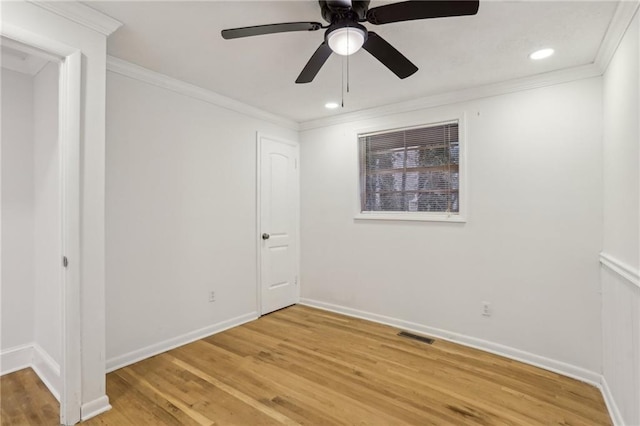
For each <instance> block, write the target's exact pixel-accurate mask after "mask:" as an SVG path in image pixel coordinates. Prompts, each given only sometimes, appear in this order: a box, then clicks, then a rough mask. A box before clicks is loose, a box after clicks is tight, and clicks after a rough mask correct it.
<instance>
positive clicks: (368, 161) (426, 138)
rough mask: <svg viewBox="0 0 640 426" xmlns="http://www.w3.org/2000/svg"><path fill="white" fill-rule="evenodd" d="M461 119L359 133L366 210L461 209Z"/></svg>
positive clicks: (454, 212)
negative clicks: (459, 124)
mask: <svg viewBox="0 0 640 426" xmlns="http://www.w3.org/2000/svg"><path fill="white" fill-rule="evenodd" d="M458 127H459V126H458V121H457V120H456V121H452V122H446V123H438V124H431V125H425V126H421V127H415V128H409V129H401V130H392V131H386V132H377V133H369V134H361V135H359V136H358V142H359V147H360V204H361V212H363V213H378V212H379V213H384V212H393V213H398V212H409V213H440V214H441V215H442V214H446V215H458V214H459V213H460V141H459V131H458Z"/></svg>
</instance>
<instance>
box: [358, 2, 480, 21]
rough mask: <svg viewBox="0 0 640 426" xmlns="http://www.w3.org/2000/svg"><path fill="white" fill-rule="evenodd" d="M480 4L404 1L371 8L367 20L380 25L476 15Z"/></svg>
mask: <svg viewBox="0 0 640 426" xmlns="http://www.w3.org/2000/svg"><path fill="white" fill-rule="evenodd" d="M479 5H480V2H479V0H429V1H424V0H423V1H420V0H414V1H403V2H400V3H392V4H387V5H384V6H378V7H374V8H372V9H369V11H368V12H367V21H369V22H370V23H372V24H375V25H380V24H389V23H392V22H401V21H411V20H414V19H429V18H444V17H448V16H465V15H475V14H476V13H478V7H479Z"/></svg>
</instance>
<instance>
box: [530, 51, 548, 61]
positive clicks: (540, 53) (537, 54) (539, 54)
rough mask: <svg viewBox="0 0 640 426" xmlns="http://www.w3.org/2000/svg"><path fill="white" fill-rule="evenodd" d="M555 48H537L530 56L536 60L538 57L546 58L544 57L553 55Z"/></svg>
mask: <svg viewBox="0 0 640 426" xmlns="http://www.w3.org/2000/svg"><path fill="white" fill-rule="evenodd" d="M553 52H554V50H553V49H549V48H548V49H540V50H536V51H535V52H533V53H532V54H531V55H529V58H531V59H534V60H538V59H544V58H548V57H549V56H551V55H553Z"/></svg>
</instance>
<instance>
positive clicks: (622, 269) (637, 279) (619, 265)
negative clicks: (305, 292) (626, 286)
mask: <svg viewBox="0 0 640 426" xmlns="http://www.w3.org/2000/svg"><path fill="white" fill-rule="evenodd" d="M600 264H601V265H602V266H604V267H606V268H607V269H609V270H611V271H613V272H615V273H616V274H618V275H620V276H621V277H622V278H624V279H625V280H627V281H629V282H630V283H631V284H633V285H634V286H636V287H638V288H640V271H638V270H637V269H635V268H632V267H631V266H629V265H627V264H626V263H624V262H622V261H620V260H618V259H616V258H615V257H613V256H611V255H610V254H607V253H604V252H602V253H600Z"/></svg>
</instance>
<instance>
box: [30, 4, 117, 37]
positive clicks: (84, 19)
mask: <svg viewBox="0 0 640 426" xmlns="http://www.w3.org/2000/svg"><path fill="white" fill-rule="evenodd" d="M28 1H29V2H30V3H32V4H34V5H36V6H38V7H41V8H43V9H45V10H48V11H49V12H53V13H55V14H57V15H60V16H62V17H65V18H67V19H69V20H71V21H73V22H77V23H78V24H80V25H83V26H85V27H87V28H90V29H92V30H94V31H97V32H99V33H101V34H104V35H105V36H109V35H111V34H112V33H113V32H114V31H115V30H117V29H118V28H120V27H121V26H122V22H120V21H118V20H116V19H113V18H112V17H110V16H107V15H105V14H104V13H102V12H98V11H97V10H95V9H92V8H91V7H89V6H87V5H85V4H82V3H80V2H77V1H35V0H28Z"/></svg>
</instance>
